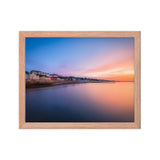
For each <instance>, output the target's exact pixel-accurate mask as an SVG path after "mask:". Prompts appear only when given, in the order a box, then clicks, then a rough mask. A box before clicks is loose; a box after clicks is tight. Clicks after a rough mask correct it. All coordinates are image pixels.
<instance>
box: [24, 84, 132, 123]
mask: <svg viewBox="0 0 160 160" xmlns="http://www.w3.org/2000/svg"><path fill="white" fill-rule="evenodd" d="M26 121H27V122H133V121H134V83H133V82H116V83H84V84H74V85H63V86H56V87H46V88H37V89H27V90H26Z"/></svg>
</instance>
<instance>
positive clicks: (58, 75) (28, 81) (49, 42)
mask: <svg viewBox="0 0 160 160" xmlns="http://www.w3.org/2000/svg"><path fill="white" fill-rule="evenodd" d="M19 128H21V129H32V128H33V129H45V128H46V129H61V128H63V129H65V128H66V129H67V128H69V129H109V128H115V129H118V128H122V129H123V128H124V129H127V128H128V129H131V128H132V129H139V128H141V33H140V31H111V32H110V31H46V32H45V31H20V32H19Z"/></svg>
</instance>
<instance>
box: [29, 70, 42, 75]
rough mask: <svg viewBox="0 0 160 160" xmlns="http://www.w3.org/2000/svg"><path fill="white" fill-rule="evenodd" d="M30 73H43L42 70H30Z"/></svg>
mask: <svg viewBox="0 0 160 160" xmlns="http://www.w3.org/2000/svg"><path fill="white" fill-rule="evenodd" d="M30 73H31V74H36V75H43V72H42V71H37V70H32V71H31V72H30Z"/></svg>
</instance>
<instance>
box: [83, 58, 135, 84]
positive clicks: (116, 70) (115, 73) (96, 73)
mask: <svg viewBox="0 0 160 160" xmlns="http://www.w3.org/2000/svg"><path fill="white" fill-rule="evenodd" d="M85 75H86V76H88V77H93V78H100V79H106V80H114V81H134V60H133V58H130V59H126V60H123V61H119V62H115V63H111V64H108V65H105V66H100V67H98V68H94V69H89V70H87V71H86V72H85Z"/></svg>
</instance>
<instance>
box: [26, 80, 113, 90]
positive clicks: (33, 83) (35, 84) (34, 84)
mask: <svg viewBox="0 0 160 160" xmlns="http://www.w3.org/2000/svg"><path fill="white" fill-rule="evenodd" d="M106 82H109V83H111V82H112V83H113V82H115V81H106ZM106 82H104V81H103V82H101V81H70V80H66V81H54V80H26V88H41V87H50V86H51V87H53V86H58V85H65V84H81V83H106Z"/></svg>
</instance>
